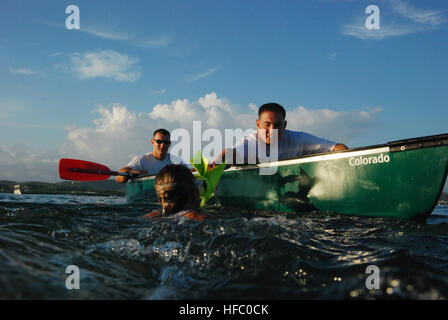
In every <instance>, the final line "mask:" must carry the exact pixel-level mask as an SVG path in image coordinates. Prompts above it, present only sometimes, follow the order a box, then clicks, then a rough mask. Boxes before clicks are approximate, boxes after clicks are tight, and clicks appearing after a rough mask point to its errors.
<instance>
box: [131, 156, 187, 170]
mask: <svg viewBox="0 0 448 320" xmlns="http://www.w3.org/2000/svg"><path fill="white" fill-rule="evenodd" d="M170 164H182V165H184V166H186V164H185V162H184V161H183V160H182V159H181V158H179V157H177V156H175V155H172V154H170V153H167V154H166V157H165V159H163V160H159V159H156V158H154V155H153V154H152V152H151V153H147V154H145V155H144V156H137V157H135V158H134V159H132V160H131V162H129V164H128V165H127V166H128V167H129V168H131V169H134V170H145V171H146V172H148V174H149V175H151V174H157V173H159V171H160V170H162V169H163V168H164V167H165V166H167V165H170Z"/></svg>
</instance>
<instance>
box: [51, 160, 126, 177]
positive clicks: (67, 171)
mask: <svg viewBox="0 0 448 320" xmlns="http://www.w3.org/2000/svg"><path fill="white" fill-rule="evenodd" d="M110 176H130V174H129V173H125V172H118V171H111V170H110V169H109V168H108V167H106V166H105V165H102V164H99V163H95V162H90V161H84V160H76V159H61V160H60V161H59V177H61V179H65V180H76V181H101V180H107V179H109V177H110Z"/></svg>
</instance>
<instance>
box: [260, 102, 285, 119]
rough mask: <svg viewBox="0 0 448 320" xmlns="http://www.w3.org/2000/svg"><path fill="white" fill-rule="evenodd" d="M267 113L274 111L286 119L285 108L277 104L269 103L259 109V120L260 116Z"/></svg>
mask: <svg viewBox="0 0 448 320" xmlns="http://www.w3.org/2000/svg"><path fill="white" fill-rule="evenodd" d="M265 111H272V112H275V113H280V114H281V115H282V116H283V119H285V118H286V111H285V108H283V107H282V106H281V105H279V104H278V103H275V102H269V103H265V104H264V105H262V106H261V107H260V108H259V109H258V118H260V115H261V114H262V113H263V112H265Z"/></svg>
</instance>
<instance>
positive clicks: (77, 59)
mask: <svg viewBox="0 0 448 320" xmlns="http://www.w3.org/2000/svg"><path fill="white" fill-rule="evenodd" d="M138 61H139V60H138V59H137V58H131V57H129V56H127V55H125V54H121V53H118V52H116V51H112V50H102V51H98V52H86V53H83V54H80V53H73V54H72V55H71V70H72V72H73V73H74V74H75V75H76V76H77V77H79V78H80V79H92V78H107V79H112V80H115V81H123V82H134V81H136V80H137V79H138V78H140V71H139V67H138V66H137V63H138Z"/></svg>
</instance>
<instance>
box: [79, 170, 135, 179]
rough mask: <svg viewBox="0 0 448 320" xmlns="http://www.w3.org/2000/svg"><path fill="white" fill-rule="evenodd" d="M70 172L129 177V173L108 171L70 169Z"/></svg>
mask: <svg viewBox="0 0 448 320" xmlns="http://www.w3.org/2000/svg"><path fill="white" fill-rule="evenodd" d="M70 171H72V172H80V173H92V174H106V175H110V176H125V177H128V176H131V174H130V173H129V172H118V171H110V170H94V169H80V168H71V169H70Z"/></svg>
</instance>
